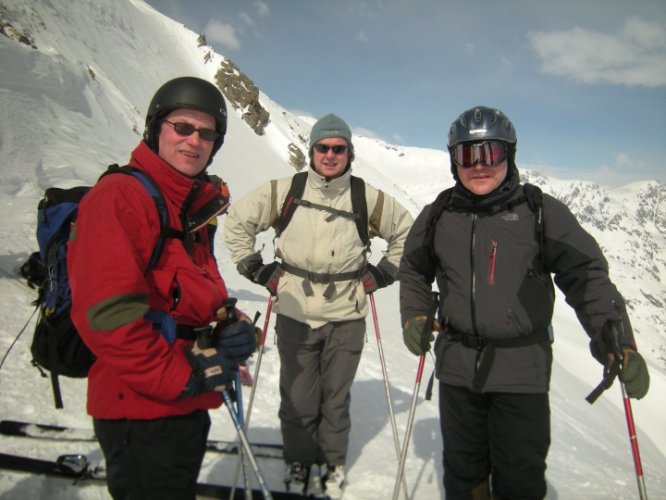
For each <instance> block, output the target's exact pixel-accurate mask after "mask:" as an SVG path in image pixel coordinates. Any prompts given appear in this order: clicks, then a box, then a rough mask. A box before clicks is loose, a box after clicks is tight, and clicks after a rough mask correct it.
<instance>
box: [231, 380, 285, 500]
mask: <svg viewBox="0 0 666 500" xmlns="http://www.w3.org/2000/svg"><path fill="white" fill-rule="evenodd" d="M222 397H223V398H224V405H225V406H226V407H227V409H228V410H229V416H230V417H231V420H232V421H233V423H234V427H236V432H237V433H238V439H240V442H241V445H242V446H243V449H244V450H245V453H246V454H247V458H248V460H249V461H250V465H251V467H252V471H253V472H254V475H255V477H256V478H257V482H258V483H259V487H260V488H261V493H262V494H263V495H264V498H265V499H267V500H272V499H273V496H272V495H271V492H270V490H269V489H268V486H267V485H266V481H265V480H264V476H263V475H262V474H261V471H260V470H259V464H258V463H257V458H256V457H255V456H254V453H253V452H252V447H251V446H250V442H249V441H248V440H247V436H246V435H245V431H244V430H243V426H242V425H241V423H240V420H239V419H238V415H237V414H236V411H235V410H234V408H233V406H232V405H233V402H232V401H231V396H230V395H229V391H227V390H226V389H225V390H223V391H222Z"/></svg>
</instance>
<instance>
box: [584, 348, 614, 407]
mask: <svg viewBox="0 0 666 500" xmlns="http://www.w3.org/2000/svg"><path fill="white" fill-rule="evenodd" d="M621 369H622V366H621V365H620V361H619V360H618V359H617V357H616V358H615V359H614V360H613V361H612V362H610V363H608V365H607V366H604V376H603V378H602V379H601V382H599V385H597V386H596V387H595V388H594V389H593V390H592V392H591V393H589V394H588V395H587V397H586V398H585V401H587V402H588V403H590V404H594V402H595V401H596V400H597V399H599V396H601V394H602V393H603V392H604V391H605V390H606V389H608V388H610V386H612V385H613V381H614V380H615V377H617V376H618V375H619V374H620V370H621Z"/></svg>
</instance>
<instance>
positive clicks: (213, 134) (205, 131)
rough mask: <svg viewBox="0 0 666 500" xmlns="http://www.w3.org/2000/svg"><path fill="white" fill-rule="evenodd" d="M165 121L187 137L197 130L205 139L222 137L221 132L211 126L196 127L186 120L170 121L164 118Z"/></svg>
mask: <svg viewBox="0 0 666 500" xmlns="http://www.w3.org/2000/svg"><path fill="white" fill-rule="evenodd" d="M163 121H164V123H168V124H169V125H171V126H172V127H173V129H174V130H175V131H176V133H177V134H178V135H182V136H183V137H187V136H190V135H192V134H193V133H195V132H199V137H201V138H202V139H203V140H205V141H216V140H217V139H219V138H220V133H219V132H218V131H217V130H213V129H210V128H195V127H194V125H191V124H189V123H185V122H175V123H174V122H170V121H169V120H163Z"/></svg>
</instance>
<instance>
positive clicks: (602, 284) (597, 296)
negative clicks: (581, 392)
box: [400, 175, 635, 393]
mask: <svg viewBox="0 0 666 500" xmlns="http://www.w3.org/2000/svg"><path fill="white" fill-rule="evenodd" d="M517 177H518V176H517V175H516V176H515V181H513V182H511V183H509V184H508V185H507V186H504V189H500V192H499V193H495V194H493V195H489V196H486V197H473V196H469V194H468V193H467V192H466V190H464V188H462V189H461V187H460V186H456V188H454V191H453V195H452V200H453V202H454V203H455V205H456V207H457V208H456V209H455V211H452V210H444V212H443V213H442V215H441V217H440V219H439V220H438V222H437V224H436V228H435V236H434V255H433V254H432V253H431V252H430V251H429V250H428V249H427V248H426V247H425V246H424V236H425V232H426V221H427V218H428V213H429V211H430V207H431V205H428V206H426V207H425V208H424V209H423V211H422V212H421V214H420V215H419V216H418V217H417V218H416V221H415V222H414V225H413V227H412V229H411V231H410V233H409V236H408V238H407V243H406V245H405V250H404V254H403V257H402V260H401V264H400V312H401V317H402V321H403V323H404V322H405V321H406V320H407V319H408V318H410V317H413V316H416V315H427V314H428V311H429V309H431V308H432V283H433V281H434V280H435V279H436V281H437V286H438V288H439V291H440V294H441V296H440V304H439V319H440V323H441V325H442V332H441V333H440V334H439V335H438V337H437V339H436V342H435V347H434V349H435V354H436V374H437V377H438V379H439V380H440V381H441V382H444V383H446V384H450V385H455V386H461V387H466V388H468V389H471V390H477V391H482V392H496V391H498V392H513V393H543V392H547V391H548V389H549V383H550V373H551V364H552V349H551V343H552V340H553V334H552V328H551V320H552V316H553V308H554V302H555V290H554V287H553V281H552V279H551V275H552V276H554V281H555V284H557V286H558V287H559V289H560V290H561V291H562V292H563V293H564V295H565V297H566V301H567V303H568V304H569V305H570V306H571V307H573V308H574V310H575V312H576V315H577V317H578V319H579V321H580V323H581V324H582V326H583V328H584V329H585V331H586V332H587V334H588V335H589V336H590V337H591V338H593V337H594V336H595V335H597V334H599V333H600V331H601V328H602V326H603V325H604V323H605V322H606V320H609V319H612V320H616V319H619V318H621V319H622V320H623V322H624V327H625V335H626V338H624V339H622V343H623V344H625V343H626V344H628V345H635V344H634V341H633V333H632V330H631V325H630V323H629V319H628V317H627V314H626V311H625V303H624V300H623V298H622V296H621V295H620V294H619V293H618V291H617V289H616V287H615V286H614V285H613V283H611V281H610V279H609V276H608V264H607V262H606V259H605V258H604V256H603V254H602V252H601V250H600V248H599V246H598V244H597V242H596V241H595V240H594V238H593V237H592V236H591V235H590V234H589V233H587V232H586V231H585V230H584V229H583V228H582V227H581V226H580V224H579V223H578V221H577V220H576V218H575V217H574V216H573V214H572V213H571V212H570V211H569V209H568V208H567V207H566V206H565V205H564V204H563V203H561V202H560V201H558V200H557V199H555V198H553V197H552V196H549V195H547V194H543V215H544V219H543V220H544V224H545V241H544V245H543V261H542V258H541V257H542V254H541V245H540V244H539V239H538V238H537V234H536V230H535V227H536V225H535V213H534V212H533V211H532V210H531V209H530V208H529V206H528V204H527V203H520V204H518V205H516V206H514V207H513V208H507V205H506V203H507V202H510V201H511V200H515V199H517V198H518V197H519V196H521V195H522V194H523V186H522V185H519V184H518V182H519V181H518V178H517ZM544 264H545V268H544ZM530 335H532V337H531V338H533V339H534V341H528V342H523V343H527V345H522V346H520V345H519V344H520V343H521V340H522V341H524V340H525V337H527V336H530ZM478 337H483V338H485V339H488V341H487V342H488V343H489V344H487V345H486V346H485V347H481V346H480V345H479V344H478V343H476V344H475V342H474V341H478ZM461 338H462V339H465V340H466V341H467V346H466V345H465V343H464V342H463V341H461ZM516 338H521V340H509V341H504V340H503V339H516ZM494 341H495V342H496V344H498V345H499V344H500V343H501V342H508V343H509V344H511V343H513V344H515V345H511V346H510V347H495V346H493V345H491V344H492V343H493V342H494ZM484 342H485V341H484ZM489 347H490V348H489ZM484 372H485V373H484Z"/></svg>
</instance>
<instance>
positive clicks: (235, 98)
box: [215, 59, 270, 135]
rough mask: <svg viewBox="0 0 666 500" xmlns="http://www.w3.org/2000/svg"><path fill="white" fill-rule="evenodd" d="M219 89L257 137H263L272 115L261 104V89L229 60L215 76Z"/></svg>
mask: <svg viewBox="0 0 666 500" xmlns="http://www.w3.org/2000/svg"><path fill="white" fill-rule="evenodd" d="M215 80H216V82H217V85H218V87H220V89H221V90H222V92H223V93H224V95H225V97H226V98H227V100H228V101H229V102H230V103H231V105H232V106H233V107H234V109H238V110H241V111H242V113H243V115H242V118H243V120H244V121H245V123H247V124H248V125H249V126H250V128H251V129H252V130H254V131H255V133H256V134H257V135H263V133H264V127H265V126H266V125H267V124H268V119H269V116H270V114H269V113H268V111H267V110H266V109H265V108H264V107H263V106H262V105H261V103H260V102H259V88H258V87H257V86H256V85H255V84H254V82H252V80H250V78H249V77H248V76H247V75H246V74H245V73H243V72H242V71H240V70H239V69H238V68H237V67H236V65H235V64H234V63H233V62H232V61H231V60H229V59H224V60H223V61H222V63H221V64H220V69H219V70H218V72H217V74H216V75H215Z"/></svg>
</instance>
